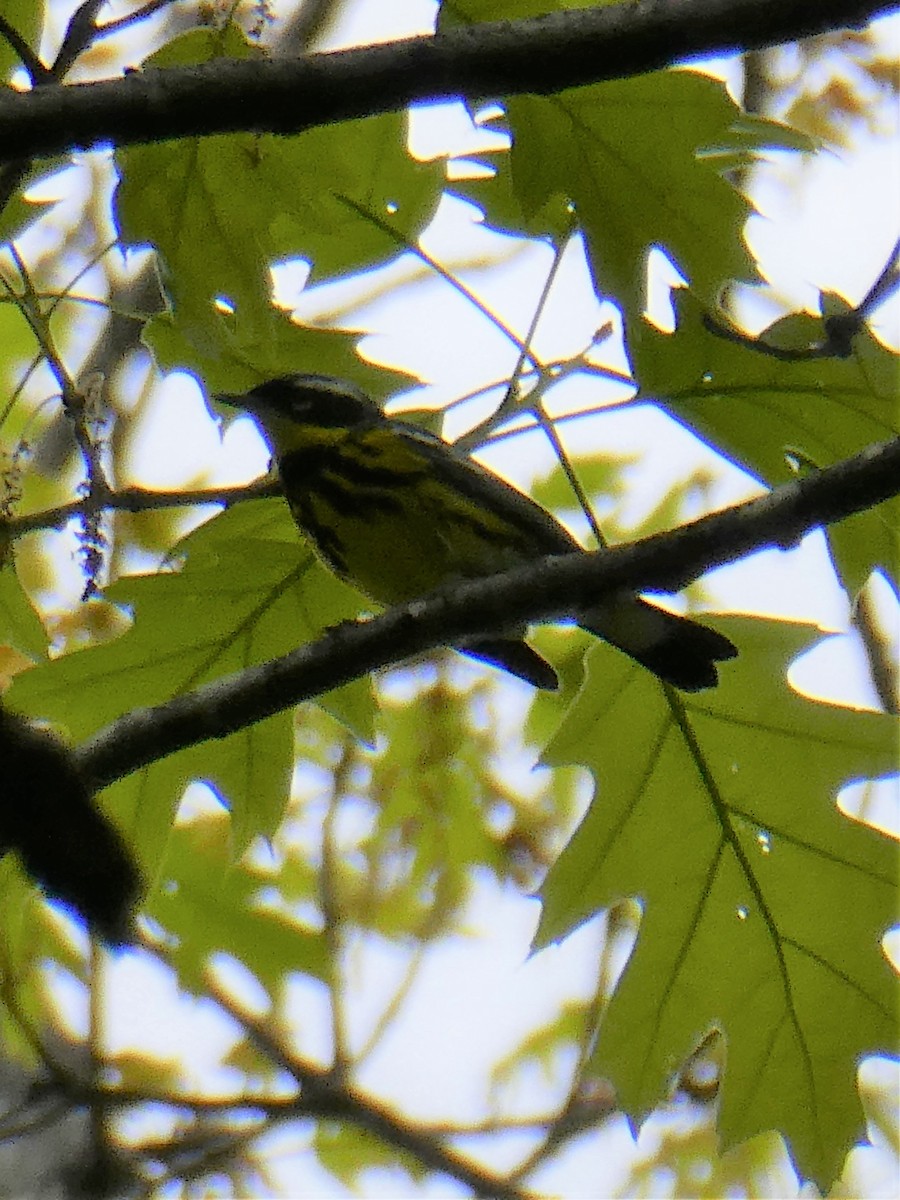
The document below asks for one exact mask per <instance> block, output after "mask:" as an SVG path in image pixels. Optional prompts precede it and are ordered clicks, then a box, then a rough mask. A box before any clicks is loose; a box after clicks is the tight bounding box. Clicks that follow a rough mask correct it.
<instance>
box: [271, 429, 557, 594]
mask: <svg viewBox="0 0 900 1200" xmlns="http://www.w3.org/2000/svg"><path fill="white" fill-rule="evenodd" d="M280 469H281V473H282V478H283V480H284V485H285V492H286V494H287V496H288V501H289V503H290V505H291V511H292V512H293V514H294V518H295V520H296V521H297V524H298V525H299V526H300V528H301V529H302V530H303V531H304V532H305V533H306V534H307V535H308V536H309V537H310V538H311V540H312V541H313V542H314V544H315V545H316V547H317V549H318V550H319V553H320V554H321V555H322V557H323V558H324V559H325V560H326V562H327V563H328V564H329V565H330V566H331V567H332V568H333V569H334V570H335V571H336V572H337V573H338V574H340V575H342V576H343V577H344V578H346V579H347V580H348V582H350V583H352V584H353V585H354V586H355V587H357V588H358V589H359V590H360V591H363V592H365V593H366V594H367V595H368V596H370V597H371V598H372V599H373V600H377V601H378V602H379V603H382V604H395V603H400V602H402V601H405V600H411V599H414V598H415V597H416V596H421V595H423V594H424V593H426V592H429V591H431V590H432V589H434V588H436V587H439V586H440V585H441V584H444V583H448V582H451V581H452V580H454V579H460V578H472V577H475V576H479V575H487V574H490V573H492V572H495V571H499V570H503V569H504V568H505V567H510V566H514V565H516V564H517V563H521V562H523V561H525V560H526V559H527V558H528V557H531V556H532V555H533V554H534V553H535V550H534V548H533V547H531V546H530V544H529V541H528V539H527V538H526V537H524V536H523V534H522V532H521V531H520V530H519V529H517V528H516V527H515V526H511V525H510V524H509V523H508V522H507V521H506V520H504V518H503V516H502V514H501V515H498V514H496V513H494V512H492V511H491V510H490V508H487V507H485V506H484V505H483V504H479V503H477V502H475V501H474V500H473V499H472V498H471V497H470V496H469V495H468V494H467V493H466V492H465V490H463V488H462V487H455V486H452V484H451V483H450V482H448V479H447V478H446V477H445V476H444V475H442V474H441V473H439V472H437V471H436V470H435V467H434V463H433V462H432V461H429V460H428V458H427V457H424V456H423V455H422V453H421V452H420V448H419V447H418V446H417V444H416V443H415V442H414V441H412V440H410V441H407V440H406V439H404V438H403V437H401V436H398V435H397V434H396V433H395V432H394V431H393V430H392V429H390V428H383V429H382V428H376V429H371V428H370V429H365V430H346V429H339V430H327V431H323V436H322V437H320V438H317V439H316V443H315V444H314V445H312V444H308V445H305V446H304V447H303V448H302V449H295V450H293V451H292V452H290V453H289V454H288V455H286V456H285V457H284V458H283V459H282V461H281V464H280ZM459 470H460V472H461V475H460V481H461V482H462V483H464V482H465V480H466V469H465V468H464V467H463V466H460V467H459ZM496 484H497V487H498V488H500V489H503V488H505V487H506V485H505V484H503V483H502V482H501V481H500V480H497V481H496Z"/></svg>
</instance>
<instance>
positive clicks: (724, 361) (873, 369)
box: [632, 290, 900, 595]
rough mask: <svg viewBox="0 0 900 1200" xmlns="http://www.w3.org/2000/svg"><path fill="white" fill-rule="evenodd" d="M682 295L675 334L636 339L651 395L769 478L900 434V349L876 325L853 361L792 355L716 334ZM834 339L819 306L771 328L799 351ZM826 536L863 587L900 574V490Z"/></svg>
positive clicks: (827, 308) (648, 332) (854, 587)
mask: <svg viewBox="0 0 900 1200" xmlns="http://www.w3.org/2000/svg"><path fill="white" fill-rule="evenodd" d="M674 300H675V306H676V311H677V318H678V324H677V329H676V332H675V334H668V333H664V332H663V331H662V330H660V329H657V328H656V327H655V326H653V325H650V324H649V323H645V325H644V329H643V331H642V333H641V336H640V338H638V339H635V341H634V344H633V346H632V354H633V360H634V371H635V376H636V378H637V379H638V380H639V381H640V385H641V395H643V396H646V397H647V398H653V399H654V400H655V401H657V402H660V403H662V404H664V405H665V407H666V408H667V409H668V411H669V412H670V413H671V414H672V415H673V416H674V417H675V418H676V419H678V420H679V421H681V422H682V423H683V424H686V425H688V426H689V427H690V428H692V429H694V430H695V431H696V432H697V433H698V434H699V435H700V437H702V438H704V439H706V440H708V441H710V442H712V443H713V445H714V446H715V447H716V449H717V450H718V451H720V452H721V453H723V454H725V455H727V456H728V457H729V458H732V459H733V460H734V461H735V462H737V463H738V464H739V465H740V466H742V467H744V468H745V469H746V470H748V471H750V472H752V473H753V474H754V475H756V476H758V477H759V478H760V479H762V480H763V481H764V482H765V483H766V484H768V485H769V486H771V487H774V486H776V485H778V484H780V483H786V482H788V481H790V480H793V479H796V477H797V463H798V462H800V463H802V464H805V465H809V466H817V467H826V466H829V465H830V464H832V463H835V462H839V461H840V460H841V459H844V458H847V457H848V456H850V455H852V454H856V453H858V452H859V451H860V450H862V449H864V448H865V447H866V446H868V445H871V444H872V443H873V442H880V441H883V440H884V439H886V438H890V437H892V436H894V435H896V434H898V433H900V405H898V402H897V356H896V354H893V353H892V352H891V351H890V350H888V349H887V348H886V347H885V346H884V345H882V343H880V342H878V341H876V339H875V338H874V337H873V336H872V334H871V333H870V332H869V330H868V329H864V330H863V331H862V332H860V333H859V334H857V335H856V337H855V338H854V340H853V354H852V356H851V357H850V358H847V359H838V358H828V359H822V358H818V359H813V360H807V361H800V362H782V361H780V360H778V359H775V358H773V357H771V356H770V355H766V354H763V353H760V352H759V351H757V350H754V349H749V348H747V347H746V346H741V345H737V344H735V343H734V342H731V341H728V340H726V339H724V338H721V337H716V336H714V335H713V334H712V333H710V332H709V331H708V330H707V329H706V327H705V326H704V324H703V317H704V309H703V305H702V304H701V302H700V301H699V300H698V299H697V297H696V296H694V295H693V294H692V293H691V292H688V291H683V290H679V291H677V292H676V293H675V297H674ZM846 311H848V306H847V304H846V303H845V302H844V301H842V300H840V299H839V298H838V297H834V296H828V297H825V298H824V299H823V312H824V313H825V314H826V315H828V314H832V313H841V312H846ZM823 337H824V329H823V326H822V319H821V318H819V317H814V316H812V315H807V314H797V315H793V316H789V317H785V318H784V319H782V320H780V321H777V322H776V323H775V324H774V325H772V326H771V327H770V328H769V329H766V330H764V331H763V333H762V334H760V338H761V339H762V340H764V341H766V342H769V343H771V344H773V345H777V346H790V347H794V348H798V349H802V348H804V347H806V346H808V345H810V344H815V343H816V342H819V341H821V340H822V338H823ZM826 536H827V537H828V541H829V546H830V548H831V553H832V557H833V559H834V562H835V566H836V568H837V570H838V572H839V573H840V575H841V577H842V579H843V582H844V586H845V587H846V588H847V590H848V591H849V592H850V593H851V595H853V594H855V593H856V592H857V591H858V590H859V588H860V587H861V585H862V584H863V583H864V582H865V581H866V579H867V578H868V576H869V575H870V574H871V572H872V571H873V570H876V569H882V570H884V571H886V572H887V573H888V574H890V575H892V576H893V578H895V579H896V578H897V566H898V563H900V499H894V500H889V501H887V502H886V503H884V504H880V505H878V506H877V508H873V509H869V510H867V511H866V512H863V513H860V514H859V515H858V516H855V517H850V518H849V519H848V520H846V521H842V522H840V523H839V524H838V525H835V526H832V527H830V528H829V529H828V531H827V534H826Z"/></svg>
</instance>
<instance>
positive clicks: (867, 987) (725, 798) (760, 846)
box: [536, 618, 897, 1188]
mask: <svg viewBox="0 0 900 1200" xmlns="http://www.w3.org/2000/svg"><path fill="white" fill-rule="evenodd" d="M717 626H720V627H721V628H722V629H723V631H725V632H727V634H728V636H729V637H731V638H733V640H734V641H735V642H736V643H737V645H738V646H739V648H740V651H741V655H740V658H739V659H738V660H737V661H736V662H735V663H732V664H728V665H727V666H726V668H725V669H724V671H723V676H724V678H723V680H722V682H721V684H720V686H719V687H718V688H717V689H716V690H715V691H709V692H703V693H699V694H698V695H695V696H690V697H684V696H680V695H676V694H674V693H673V692H671V690H667V689H665V688H663V687H661V686H660V685H659V684H657V683H656V682H655V681H654V680H652V679H650V678H649V677H644V676H642V675H641V674H640V673H639V672H638V670H637V668H634V667H633V666H631V665H630V664H629V663H627V661H626V660H624V659H623V658H622V656H621V655H616V654H615V653H614V652H613V651H612V650H610V649H609V648H608V647H606V646H603V645H598V646H596V647H595V649H594V650H592V652H591V654H590V655H589V658H588V678H587V681H586V683H585V685H584V687H583V688H582V691H581V692H580V694H579V696H578V697H577V699H576V701H575V703H574V705H573V706H572V709H571V711H570V712H569V713H568V714H567V716H566V718H565V720H564V722H563V724H562V726H561V727H560V729H559V732H558V733H557V735H556V737H555V738H554V739H553V740H552V741H551V743H550V745H549V746H548V748H547V751H546V754H545V756H544V761H545V762H547V763H548V764H549V765H553V766H556V765H560V764H574V763H580V764H583V765H584V766H586V767H587V768H588V769H589V770H590V771H591V772H592V773H593V775H594V777H595V780H596V783H597V795H596V796H595V799H594V801H593V803H592V805H591V807H590V809H589V811H588V813H587V815H586V816H585V818H584V820H583V822H582V824H581V825H580V827H579V828H578V830H577V831H576V833H575V835H574V836H573V838H572V840H571V841H570V842H569V844H568V846H567V847H566V849H565V850H564V851H563V853H562V855H561V856H560V858H559V860H558V861H557V863H556V864H555V866H554V867H553V868H552V869H551V871H550V873H549V875H548V877H547V880H546V882H545V884H544V888H543V891H542V897H543V902H544V911H543V915H542V918H541V923H540V928H539V930H538V934H537V937H536V944H537V945H538V946H545V945H547V944H548V943H549V942H552V941H555V940H557V939H559V938H561V937H563V936H565V934H567V933H568V932H569V931H570V930H572V929H573V928H575V927H576V926H577V925H578V924H579V923H581V922H583V921H585V920H587V919H588V918H589V917H590V916H591V915H592V914H594V913H596V912H598V911H600V910H601V909H603V908H606V907H608V906H609V905H611V904H612V903H613V902H615V901H616V900H619V899H621V898H623V897H636V898H638V899H639V900H640V902H641V903H642V905H643V909H644V915H643V920H642V923H641V928H640V933H639V936H638V940H637V945H636V948H635V951H634V953H633V955H632V957H631V960H630V961H629V963H628V965H627V967H626V969H625V972H624V974H623V976H622V978H621V980H620V983H619V985H618V987H617V989H616V992H615V995H614V997H613V999H612V1002H611V1004H610V1006H609V1009H608V1012H607V1014H606V1016H605V1017H604V1020H603V1022H602V1025H601V1028H600V1032H599V1039H598V1042H597V1046H596V1050H595V1053H594V1057H593V1062H592V1067H593V1069H594V1070H595V1071H597V1072H599V1073H600V1074H602V1075H603V1076H605V1077H608V1078H609V1079H611V1080H612V1082H613V1084H614V1086H615V1087H616V1090H617V1093H618V1096H619V1099H620V1102H621V1104H622V1105H623V1107H624V1109H625V1110H626V1111H627V1112H628V1114H629V1115H630V1116H631V1118H632V1119H633V1120H635V1121H641V1120H642V1119H643V1118H644V1117H645V1116H646V1115H647V1114H648V1113H649V1111H650V1110H651V1109H652V1108H653V1106H654V1105H655V1104H657V1103H659V1101H660V1100H661V1099H662V1098H663V1097H664V1096H665V1095H666V1094H667V1091H668V1089H669V1086H670V1084H671V1080H672V1076H673V1073H674V1072H675V1071H677V1069H678V1067H679V1064H680V1063H682V1062H683V1061H684V1060H685V1058H686V1057H687V1056H688V1055H689V1054H690V1053H691V1052H692V1050H693V1049H694V1048H695V1047H696V1046H697V1045H698V1044H699V1042H700V1041H701V1040H702V1038H703V1036H704V1035H705V1034H706V1033H707V1032H708V1031H709V1030H710V1029H711V1028H721V1029H722V1030H723V1031H724V1033H725V1035H726V1038H727V1043H728V1060H727V1070H726V1073H725V1078H724V1082H723V1087H722V1097H721V1113H720V1118H719V1124H720V1130H721V1133H722V1137H723V1140H724V1143H725V1146H726V1148H727V1147H728V1146H730V1145H732V1144H733V1143H735V1142H737V1141H740V1140H742V1139H746V1138H749V1137H751V1136H753V1135H754V1134H755V1133H758V1132H761V1131H763V1130H766V1129H779V1130H781V1131H782V1132H783V1133H784V1135H785V1137H786V1138H787V1139H788V1140H789V1142H790V1144H791V1146H792V1150H793V1154H794V1156H795V1160H796V1162H797V1165H798V1168H799V1169H800V1170H801V1171H802V1172H803V1173H804V1174H806V1175H808V1176H811V1177H812V1178H814V1179H815V1180H816V1181H817V1182H818V1183H819V1185H820V1186H822V1187H823V1188H824V1187H827V1186H828V1184H829V1183H830V1181H831V1180H832V1179H833V1178H834V1177H835V1176H836V1175H837V1173H838V1172H839V1170H840V1167H841V1163H842V1161H843V1158H844V1155H845V1154H846V1152H847V1150H848V1149H849V1147H850V1145H851V1144H852V1142H853V1140H854V1138H856V1137H857V1136H859V1135H860V1134H861V1132H862V1126H863V1117H862V1110H861V1107H860V1102H859V1098H858V1095H857V1091H856V1083H855V1075H856V1067H857V1064H858V1061H859V1059H860V1057H861V1056H862V1055H864V1054H872V1053H879V1052H882V1051H884V1052H891V1051H892V1050H893V1048H894V1047H895V1044H896V979H895V977H894V975H893V972H892V971H891V968H890V966H889V965H888V962H887V960H886V958H885V956H884V954H883V952H882V949H881V945H880V941H881V937H882V935H883V933H884V931H885V929H886V928H887V926H889V925H890V923H891V922H892V920H893V919H894V917H895V910H896V882H897V861H896V846H895V845H894V844H893V843H892V842H891V840H890V839H889V838H887V837H886V836H884V835H882V834H881V833H879V832H877V831H875V830H874V829H871V828H869V827H867V826H863V825H860V824H858V823H856V822H854V821H852V820H850V819H849V818H847V817H845V816H843V815H842V814H841V813H840V811H839V810H838V809H837V807H836V806H835V803H834V798H835V794H836V792H837V791H838V789H839V788H840V787H841V786H842V785H844V784H846V783H847V782H848V781H850V780H854V779H863V778H871V777H877V776H880V775H883V774H887V773H889V772H891V771H894V770H896V753H897V722H896V720H895V719H893V718H892V717H889V716H886V715H883V714H880V713H874V712H860V711H854V710H850V709H844V708H838V707H835V706H832V705H827V704H822V703H819V702H816V701H812V700H808V699H804V698H803V697H801V696H799V695H797V694H796V693H794V692H793V691H791V690H790V688H789V687H788V686H787V685H786V683H785V682H784V672H785V663H786V662H787V661H788V660H789V659H790V658H791V657H793V655H794V654H796V653H797V652H798V651H799V650H800V649H801V648H802V647H803V645H804V644H805V643H807V642H808V641H809V640H810V632H809V630H808V629H804V628H802V627H797V626H792V625H788V624H783V623H773V622H763V621H754V620H752V619H749V618H747V619H743V620H738V619H734V620H731V621H727V622H726V621H719V622H717ZM601 678H602V680H603V685H602V687H601V685H600V680H601Z"/></svg>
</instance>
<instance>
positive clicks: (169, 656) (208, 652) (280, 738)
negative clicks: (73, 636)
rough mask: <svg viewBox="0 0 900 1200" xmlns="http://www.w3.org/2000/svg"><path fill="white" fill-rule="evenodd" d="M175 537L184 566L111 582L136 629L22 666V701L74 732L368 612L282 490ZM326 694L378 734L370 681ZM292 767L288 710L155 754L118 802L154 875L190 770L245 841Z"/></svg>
mask: <svg viewBox="0 0 900 1200" xmlns="http://www.w3.org/2000/svg"><path fill="white" fill-rule="evenodd" d="M179 549H180V551H181V552H183V553H184V554H185V555H186V563H185V566H184V568H183V569H182V570H181V571H178V572H172V573H160V574H157V575H150V576H141V577H132V578H126V579H122V580H120V581H119V582H117V583H116V584H114V585H113V586H112V587H111V588H109V590H108V592H107V597H108V598H109V599H111V600H113V601H114V602H117V603H119V604H122V605H127V606H128V607H129V608H130V610H131V612H132V614H133V625H132V627H131V629H129V630H128V631H127V632H126V633H125V634H124V635H123V636H122V637H120V638H118V639H116V640H115V641H112V642H108V643H105V644H103V645H100V646H95V647H93V648H91V649H88V650H82V651H78V652H76V653H73V654H69V655H66V656H65V657H63V658H60V659H57V660H55V661H53V662H50V663H48V664H46V665H45V666H41V667H39V668H35V669H34V670H31V671H28V672H27V673H26V674H25V675H23V676H19V677H18V679H17V681H16V683H15V685H14V690H13V692H12V694H11V695H12V702H13V705H14V706H15V707H17V708H19V709H24V710H25V711H27V712H29V713H32V714H35V715H39V716H43V717H49V718H51V719H53V720H54V721H57V722H59V723H60V724H63V725H64V726H66V727H67V728H68V731H69V733H70V735H71V736H72V737H73V739H74V740H76V741H77V740H80V739H81V738H84V737H86V736H87V735H88V734H91V733H93V732H96V730H97V729H99V728H101V727H102V726H103V725H105V724H107V723H108V722H110V721H112V720H114V719H115V718H116V717H119V716H121V715H122V713H123V712H126V711H129V710H130V709H133V708H137V707H141V706H145V705H146V706H149V705H153V704H159V703H161V702H163V701H165V700H168V699H170V698H171V697H173V696H177V695H182V694H184V693H185V692H187V691H190V690H191V689H193V688H196V687H198V686H199V685H200V684H202V683H205V682H208V681H210V680H213V679H217V678H220V677H221V676H223V675H226V674H229V673H230V672H233V671H238V670H241V669H242V668H244V667H248V666H251V665H253V664H256V663H260V662H265V661H268V660H269V659H272V658H274V657H276V656H277V655H280V654H284V653H286V652H287V651H288V650H291V649H293V648H295V647H296V646H297V645H300V644H302V643H303V642H304V641H309V640H311V639H312V638H315V637H316V636H318V635H319V634H320V633H321V632H322V630H323V629H324V628H326V627H327V626H329V625H333V624H334V623H336V622H338V621H340V620H344V619H347V618H350V617H354V616H356V615H357V613H358V611H359V607H360V601H359V597H358V596H357V595H356V594H355V593H353V592H352V591H351V590H350V589H349V588H348V587H346V586H345V585H344V584H342V583H341V582H340V581H339V580H337V579H336V578H335V577H334V576H333V575H332V574H331V573H330V572H329V571H326V570H325V568H324V567H322V566H320V564H319V563H318V560H317V559H315V557H314V555H313V554H312V551H311V550H309V549H308V548H307V547H306V546H305V545H304V544H303V543H301V542H300V540H299V537H298V535H297V531H296V528H295V526H294V524H293V521H292V520H291V518H290V515H289V513H288V511H287V508H286V506H285V505H284V504H283V503H282V502H281V501H280V500H274V501H271V502H258V503H255V504H246V505H242V506H237V507H236V508H234V509H232V510H230V511H229V512H227V513H224V514H222V515H221V516H220V517H217V518H216V519H214V520H213V521H210V522H208V523H207V524H206V525H203V526H201V528H200V529H198V530H196V531H195V532H194V533H192V534H191V535H190V536H189V537H188V538H186V539H185V541H184V542H183V543H182V544H181V546H180V548H179ZM319 702H320V703H321V705H322V706H323V707H324V708H326V709H327V710H328V711H330V712H331V713H332V714H333V715H335V716H337V717H338V719H339V720H341V721H343V722H344V723H345V724H346V725H348V726H349V727H350V728H351V729H353V730H354V732H356V733H357V735H358V736H359V737H361V738H364V739H366V738H369V737H371V733H372V705H371V699H370V692H369V685H368V682H367V681H365V680H359V681H356V682H354V683H351V684H348V685H346V686H345V687H342V688H339V689H337V690H335V691H333V692H331V693H329V694H328V695H327V696H325V697H322V698H321V699H320V701H319ZM292 768H293V732H292V719H291V715H290V713H279V714H276V715H275V716H273V717H270V718H269V719H268V720H266V721H262V722H260V723H258V724H256V725H254V726H251V727H250V728H248V729H245V730H242V731H241V732H239V733H236V734H233V735H232V736H231V737H228V738H225V739H223V740H216V741H210V742H204V743H202V744H201V745H200V746H194V747H191V748H190V749H189V750H186V751H183V752H181V753H180V754H178V755H176V756H173V757H170V758H168V759H166V760H164V761H162V762H160V763H157V764H155V765H154V766H153V767H151V768H149V770H148V771H145V772H140V773H139V774H138V775H136V776H132V777H130V778H129V779H128V780H125V781H124V782H123V783H122V784H119V785H117V786H116V789H115V796H114V797H113V796H110V797H109V801H110V804H111V805H112V806H113V808H114V811H115V813H116V816H117V817H118V819H119V823H120V825H121V826H122V827H123V828H124V829H125V830H126V831H127V833H128V836H129V838H130V840H131V841H132V842H133V844H134V845H135V846H136V847H139V849H140V851H141V853H142V855H143V856H144V865H145V868H150V871H149V873H151V874H152V873H153V869H154V868H155V864H156V863H157V862H158V859H159V855H160V854H161V853H162V851H163V849H164V846H165V841H166V838H167V836H168V830H169V827H170V825H171V820H172V814H173V809H174V805H175V803H176V802H177V797H178V796H179V795H180V792H181V791H182V790H183V788H184V786H185V783H186V782H187V780H188V779H190V778H201V779H205V780H208V781H209V782H210V783H212V784H213V785H214V786H215V787H216V788H217V789H218V790H219V791H220V792H221V794H222V795H223V796H225V797H227V800H228V803H229V805H230V807H231V811H232V817H233V823H234V828H233V836H234V840H235V845H236V848H237V851H238V852H240V851H242V850H243V849H244V847H245V846H246V845H247V843H248V842H249V840H250V838H251V837H253V836H254V835H255V834H262V835H264V836H267V835H269V834H271V833H272V832H273V831H274V829H275V828H276V826H277V825H278V822H279V820H280V818H281V814H282V812H283V809H284V803H285V799H286V796H287V790H288V784H289V781H290V777H291V771H292Z"/></svg>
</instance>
